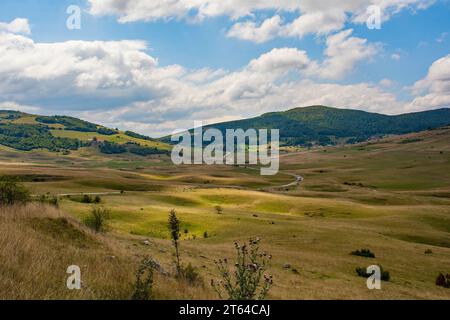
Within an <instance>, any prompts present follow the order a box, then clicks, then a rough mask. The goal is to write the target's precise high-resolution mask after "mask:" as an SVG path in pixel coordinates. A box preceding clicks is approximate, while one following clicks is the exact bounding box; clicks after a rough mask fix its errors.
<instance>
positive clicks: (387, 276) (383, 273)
mask: <svg viewBox="0 0 450 320" xmlns="http://www.w3.org/2000/svg"><path fill="white" fill-rule="evenodd" d="M379 267H380V271H381V280H383V281H389V280H390V279H391V275H390V273H389V271H385V270H384V269H383V266H381V265H379ZM356 273H357V274H358V276H360V277H363V278H368V277H370V276H371V275H372V273H367V270H366V269H365V268H361V267H358V268H356Z"/></svg>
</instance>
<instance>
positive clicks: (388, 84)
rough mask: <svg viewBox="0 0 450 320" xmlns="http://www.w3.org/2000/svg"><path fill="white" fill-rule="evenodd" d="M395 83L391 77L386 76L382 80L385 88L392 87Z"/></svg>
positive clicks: (381, 83)
mask: <svg viewBox="0 0 450 320" xmlns="http://www.w3.org/2000/svg"><path fill="white" fill-rule="evenodd" d="M394 84H395V82H394V81H392V80H391V79H387V78H384V79H381V80H380V85H381V86H382V87H385V88H389V87H392V86H393V85H394Z"/></svg>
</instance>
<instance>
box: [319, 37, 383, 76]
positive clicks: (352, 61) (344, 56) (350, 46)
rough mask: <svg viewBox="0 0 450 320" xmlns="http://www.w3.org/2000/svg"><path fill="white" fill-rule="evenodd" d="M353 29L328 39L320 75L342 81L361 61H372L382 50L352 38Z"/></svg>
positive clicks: (360, 39) (364, 41)
mask: <svg viewBox="0 0 450 320" xmlns="http://www.w3.org/2000/svg"><path fill="white" fill-rule="evenodd" d="M352 32H353V30H352V29H349V30H344V31H341V32H339V33H337V34H334V35H331V36H329V37H328V38H327V48H326V50H325V56H326V58H325V61H324V62H323V65H322V66H321V70H320V71H319V74H320V76H321V77H322V78H325V79H340V78H342V77H343V76H345V75H346V74H347V73H348V72H350V71H352V70H353V69H354V67H355V65H356V64H357V63H359V62H361V61H370V60H371V59H372V58H373V57H374V56H375V55H376V54H377V53H378V52H379V50H380V48H379V46H378V45H376V44H369V43H368V42H367V39H362V38H357V37H352V36H351V35H352Z"/></svg>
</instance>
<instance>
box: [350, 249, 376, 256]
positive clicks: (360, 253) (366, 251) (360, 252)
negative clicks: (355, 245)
mask: <svg viewBox="0 0 450 320" xmlns="http://www.w3.org/2000/svg"><path fill="white" fill-rule="evenodd" d="M350 254H351V255H354V256H359V257H366V258H375V254H374V253H373V252H372V251H370V250H369V249H361V250H356V251H353V252H351V253H350Z"/></svg>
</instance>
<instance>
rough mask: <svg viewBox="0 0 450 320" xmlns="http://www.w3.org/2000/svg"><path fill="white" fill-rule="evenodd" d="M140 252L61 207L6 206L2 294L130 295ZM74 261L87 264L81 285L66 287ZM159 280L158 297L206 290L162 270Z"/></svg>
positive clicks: (0, 218)
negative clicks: (87, 225)
mask: <svg viewBox="0 0 450 320" xmlns="http://www.w3.org/2000/svg"><path fill="white" fill-rule="evenodd" d="M138 253H142V252H137V251H133V250H129V248H125V247H124V246H122V245H121V243H120V242H119V241H118V240H117V239H115V238H114V237H112V236H110V235H108V234H106V235H96V234H94V233H93V232H91V231H89V230H88V229H87V228H85V227H84V226H83V225H81V224H79V223H78V222H77V221H75V220H73V219H72V218H70V217H68V216H66V215H64V214H63V213H61V212H60V211H59V210H58V209H56V208H53V207H49V206H44V205H40V204H30V205H27V206H14V207H2V208H0V261H2V263H1V264H0V299H7V300H15V299H44V300H46V299H129V298H130V296H131V294H132V292H133V282H134V271H135V270H136V267H137V264H138V262H139V257H138ZM70 265H78V266H79V267H80V268H81V279H82V289H81V290H68V289H67V287H66V281H67V277H68V276H69V274H67V273H66V270H67V267H68V266H70ZM155 282H156V283H155V298H157V299H158V298H171V299H180V298H184V297H186V298H199V297H200V296H199V292H202V291H203V290H202V289H201V288H200V290H199V288H196V287H192V286H189V285H187V284H185V283H182V282H181V283H180V282H177V281H175V280H174V279H173V278H171V277H165V276H162V275H159V274H157V275H156V278H155ZM200 294H201V293H200ZM203 297H204V295H203Z"/></svg>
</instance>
